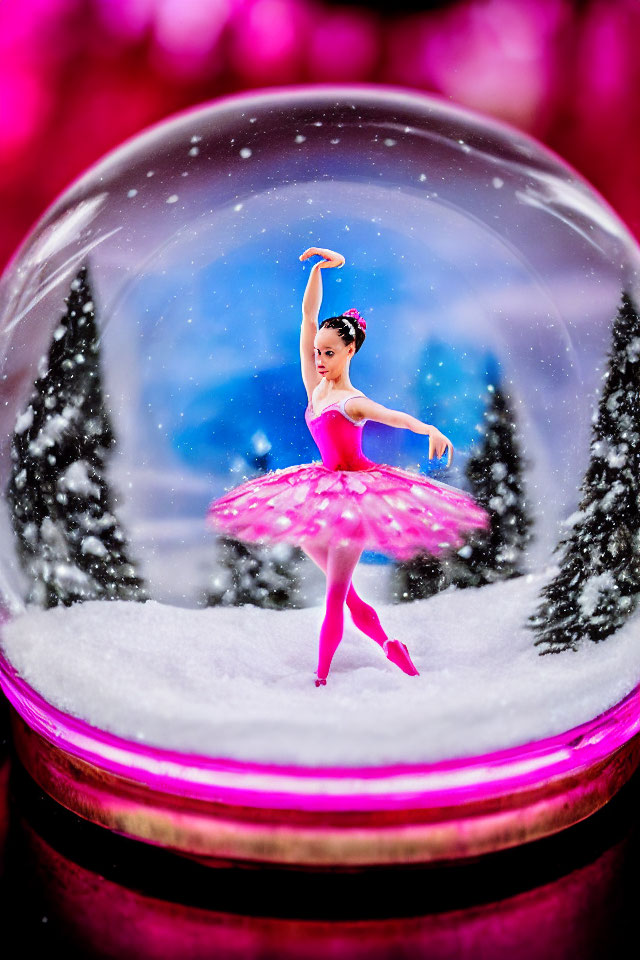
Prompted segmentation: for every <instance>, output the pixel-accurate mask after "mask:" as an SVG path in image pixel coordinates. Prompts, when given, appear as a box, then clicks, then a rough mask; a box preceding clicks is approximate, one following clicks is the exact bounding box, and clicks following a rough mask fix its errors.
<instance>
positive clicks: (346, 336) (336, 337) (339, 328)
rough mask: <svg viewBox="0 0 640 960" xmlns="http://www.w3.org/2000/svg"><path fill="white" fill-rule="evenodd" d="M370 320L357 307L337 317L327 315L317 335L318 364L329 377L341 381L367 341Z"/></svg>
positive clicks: (318, 367)
mask: <svg viewBox="0 0 640 960" xmlns="http://www.w3.org/2000/svg"><path fill="white" fill-rule="evenodd" d="M366 326H367V323H366V320H364V319H363V317H361V316H360V314H359V313H358V311H357V310H356V308H355V307H351V309H350V310H346V311H345V312H344V313H341V314H340V315H339V316H337V317H326V318H325V319H324V320H323V321H322V323H321V324H319V326H318V332H317V334H316V337H315V344H314V346H315V351H316V366H317V369H318V372H319V373H322V375H323V376H325V377H326V378H327V380H339V379H340V377H341V376H342V372H343V370H344V369H345V367H346V366H347V365H348V364H349V362H350V361H351V357H352V356H353V355H354V353H357V352H358V350H359V349H360V347H361V346H362V344H363V343H364V340H365V336H366V334H365V329H366Z"/></svg>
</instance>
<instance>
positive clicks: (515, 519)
mask: <svg viewBox="0 0 640 960" xmlns="http://www.w3.org/2000/svg"><path fill="white" fill-rule="evenodd" d="M488 390H489V394H490V396H491V401H490V403H489V406H488V408H487V410H486V412H485V414H484V420H485V423H486V427H485V430H484V438H483V441H482V443H481V444H479V445H478V447H477V449H476V451H475V452H474V453H472V455H471V456H470V457H469V460H468V461H467V464H466V467H465V475H466V477H467V480H468V481H469V490H470V492H471V494H472V496H473V497H474V499H475V500H477V501H478V503H479V504H480V505H481V506H482V507H484V509H485V510H486V511H487V513H488V514H489V517H490V519H491V525H490V527H489V528H488V530H478V531H473V532H472V533H471V534H470V535H469V536H468V537H467V542H466V543H465V545H464V546H463V547H461V548H460V550H458V551H457V553H455V554H453V555H452V557H451V558H450V559H449V562H448V564H447V569H448V577H447V582H448V583H453V584H454V586H456V587H460V588H462V587H479V586H483V585H484V584H487V583H495V582H496V581H498V580H510V579H512V578H513V577H520V576H522V570H521V569H520V567H519V560H520V558H521V557H522V554H523V552H524V550H525V548H526V546H527V544H528V543H530V541H531V534H530V532H529V528H530V527H531V525H532V523H533V520H532V518H531V516H530V514H529V513H528V511H527V508H526V500H525V496H524V492H523V482H522V477H523V468H524V467H526V466H527V464H526V463H523V459H522V456H521V453H520V449H519V445H518V442H517V439H516V424H515V417H514V414H513V411H512V409H511V404H510V403H509V399H508V397H507V395H506V394H505V393H504V391H503V390H502V389H501V388H500V387H499V386H498V387H494V386H493V385H491V384H490V385H489V387H488Z"/></svg>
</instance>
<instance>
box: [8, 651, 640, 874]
mask: <svg viewBox="0 0 640 960" xmlns="http://www.w3.org/2000/svg"><path fill="white" fill-rule="evenodd" d="M0 683H1V685H2V688H3V690H4V692H5V694H6V696H7V698H8V699H9V701H10V703H11V705H12V707H13V711H12V725H13V732H14V740H15V744H16V748H17V752H18V755H19V756H20V758H21V760H22V762H23V763H24V765H25V767H26V768H27V769H28V770H29V772H30V773H31V775H32V776H33V777H34V779H35V780H36V781H37V782H38V783H39V784H40V785H41V787H42V788H43V789H44V790H46V791H47V792H48V793H49V794H50V795H51V796H53V797H54V798H55V799H56V800H58V801H59V802H60V803H62V804H63V805H64V806H67V807H68V808H69V809H71V810H73V811H74V812H76V813H77V814H79V815H80V816H84V817H86V818H87V819H90V820H93V821H94V822H96V823H101V824H102V825H104V826H108V827H109V828H110V829H113V830H115V831H116V832H119V833H123V834H126V835H128V836H134V837H137V838H138V839H142V840H145V841H147V842H150V843H156V844H159V845H162V846H167V847H170V848H173V849H175V850H178V851H180V852H182V853H186V854H188V855H190V856H195V857H198V858H199V859H204V860H213V859H220V858H223V859H239V860H250V861H256V860H257V861H262V862H282V863H289V864H298V865H316V866H318V865H332V866H338V865H345V866H347V865H373V864H381V863H398V862H403V863H406V862H424V861H428V860H444V859H455V858H460V857H467V856H476V855H478V854H479V853H483V852H488V851H492V850H497V849H501V848H504V847H508V846H514V845H516V844H518V843H523V842H527V841H530V840H532V839H536V838H538V837H540V836H544V835H547V834H550V833H553V832H556V831H557V830H560V829H564V828H565V827H567V826H569V825H571V824H572V823H576V822H578V821H579V820H582V819H584V818H585V817H587V816H589V815H590V814H591V813H593V812H595V810H597V809H599V808H600V807H601V806H603V805H604V804H605V803H606V802H607V801H608V800H609V799H610V798H611V796H613V795H614V793H615V792H616V791H617V790H618V789H619V788H620V787H621V786H622V785H623V784H624V783H625V782H626V780H628V779H629V777H630V776H631V774H632V773H633V772H634V770H635V769H636V767H637V766H638V764H639V763H640V737H639V736H638V734H639V729H640V686H638V687H636V688H635V689H634V690H633V691H632V692H631V693H630V694H628V695H627V696H626V697H625V698H624V699H623V700H621V701H620V702H619V703H618V704H616V705H615V706H614V707H612V708H611V709H610V710H607V711H606V712H605V713H603V714H601V715H600V716H598V717H596V718H595V719H593V720H591V721H589V722H588V723H584V724H582V725H581V726H579V727H574V728H573V729H571V730H568V731H566V732H565V733H562V734H559V735H557V736H554V737H549V738H547V739H544V740H539V741H536V742H532V743H527V744H524V745H521V746H518V747H513V748H509V749H506V750H499V751H496V752H493V753H489V754H484V755H482V756H474V757H463V758H458V759H450V760H445V761H441V762H438V763H430V764H396V765H394V766H385V767H303V766H291V765H286V766H284V765H283V766H279V765H277V764H261V763H250V762H241V761H236V760H232V759H226V758H214V757H208V756H201V755H197V754H183V753H178V752H176V751H173V750H164V749H161V748H158V747H152V746H149V745H141V744H139V743H136V742H132V741H128V740H125V739H123V738H121V737H118V736H114V735H113V734H111V733H108V732H106V731H104V730H101V729H98V728H96V727H92V726H91V725H89V724H88V723H85V722H84V721H82V720H79V719H77V718H75V717H72V716H70V715H68V714H66V713H63V712H62V711H60V710H58V709H57V708H56V707H54V706H52V705H51V704H50V703H48V702H47V701H46V700H44V699H43V698H42V697H41V696H40V695H39V694H38V693H37V692H36V691H35V690H34V689H33V688H32V687H31V686H30V685H29V684H28V683H26V682H25V681H24V680H23V679H22V678H21V677H20V676H18V674H17V673H16V671H15V669H14V668H13V667H12V665H11V664H10V663H9V662H8V660H7V659H6V658H5V657H3V656H1V655H0Z"/></svg>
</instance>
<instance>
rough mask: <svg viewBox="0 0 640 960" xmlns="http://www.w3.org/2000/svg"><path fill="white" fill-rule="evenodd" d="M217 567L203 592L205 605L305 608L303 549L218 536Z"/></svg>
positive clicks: (281, 544) (281, 608)
mask: <svg viewBox="0 0 640 960" xmlns="http://www.w3.org/2000/svg"><path fill="white" fill-rule="evenodd" d="M218 550H219V556H218V567H217V569H216V571H215V573H214V574H212V576H211V582H210V584H209V586H208V588H207V590H206V592H205V594H204V598H203V599H204V604H205V606H208V607H214V606H225V607H231V606H241V605H243V604H245V603H251V604H253V605H254V606H256V607H264V608H268V609H272V610H284V609H291V608H297V607H304V606H306V603H305V602H304V598H303V597H302V595H301V592H300V583H301V578H300V575H299V567H300V565H301V564H302V563H303V562H304V554H303V551H302V550H299V549H298V548H297V547H294V546H291V545H289V544H287V543H279V544H276V545H273V546H271V545H269V546H266V545H265V546H261V545H260V544H256V543H245V542H243V541H241V540H236V539H234V538H233V537H219V538H218Z"/></svg>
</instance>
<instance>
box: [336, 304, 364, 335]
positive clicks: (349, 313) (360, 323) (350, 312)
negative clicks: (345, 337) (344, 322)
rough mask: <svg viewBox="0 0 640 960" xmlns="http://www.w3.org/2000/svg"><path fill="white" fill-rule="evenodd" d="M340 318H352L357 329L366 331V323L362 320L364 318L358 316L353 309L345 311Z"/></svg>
mask: <svg viewBox="0 0 640 960" xmlns="http://www.w3.org/2000/svg"><path fill="white" fill-rule="evenodd" d="M342 316H343V317H353V319H354V320H355V321H356V323H357V324H358V326H359V327H361V328H362V329H363V330H366V329H367V321H366V320H365V319H364V317H361V316H360V314H359V313H358V311H357V310H356V308H355V307H351V308H350V309H349V310H345V312H344V313H343V314H342Z"/></svg>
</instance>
